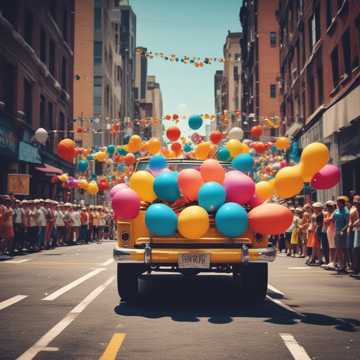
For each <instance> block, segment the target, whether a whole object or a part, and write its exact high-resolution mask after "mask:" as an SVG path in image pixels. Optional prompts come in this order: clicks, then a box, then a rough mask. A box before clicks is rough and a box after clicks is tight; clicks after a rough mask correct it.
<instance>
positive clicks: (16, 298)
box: [0, 295, 28, 310]
mask: <svg viewBox="0 0 360 360" xmlns="http://www.w3.org/2000/svg"><path fill="white" fill-rule="evenodd" d="M27 297H28V295H16V296H13V297H12V298H10V299H7V300H5V301H2V302H0V310H4V309H6V308H7V307H9V306H11V305H14V304H16V303H17V302H19V301H21V300H23V299H25V298H27Z"/></svg>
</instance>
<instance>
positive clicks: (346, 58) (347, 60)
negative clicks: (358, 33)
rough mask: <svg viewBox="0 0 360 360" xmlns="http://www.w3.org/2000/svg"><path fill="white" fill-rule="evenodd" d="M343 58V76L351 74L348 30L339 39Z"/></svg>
mask: <svg viewBox="0 0 360 360" xmlns="http://www.w3.org/2000/svg"><path fill="white" fill-rule="evenodd" d="M341 42H342V48H343V56H344V65H345V69H344V70H345V74H348V75H350V74H351V48H350V30H349V29H348V30H347V31H346V32H345V33H344V35H343V36H342V39H341Z"/></svg>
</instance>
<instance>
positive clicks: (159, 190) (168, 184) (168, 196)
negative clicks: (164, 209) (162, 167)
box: [154, 171, 180, 202]
mask: <svg viewBox="0 0 360 360" xmlns="http://www.w3.org/2000/svg"><path fill="white" fill-rule="evenodd" d="M178 176H179V174H178V173H177V172H172V171H169V172H163V173H161V174H160V175H158V176H157V177H156V178H155V181H154V191H155V194H156V195H157V197H158V198H159V199H160V200H165V201H171V202H172V201H175V200H177V199H178V198H179V197H180V191H179V185H178Z"/></svg>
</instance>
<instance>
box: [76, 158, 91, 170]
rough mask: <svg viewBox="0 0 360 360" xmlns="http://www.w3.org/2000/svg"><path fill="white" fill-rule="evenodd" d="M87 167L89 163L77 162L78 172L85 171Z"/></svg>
mask: <svg viewBox="0 0 360 360" xmlns="http://www.w3.org/2000/svg"><path fill="white" fill-rule="evenodd" d="M88 166H89V162H88V161H87V160H80V161H79V165H78V168H79V171H81V172H84V171H86V170H87V168H88Z"/></svg>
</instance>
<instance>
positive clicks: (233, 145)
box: [225, 139, 249, 157]
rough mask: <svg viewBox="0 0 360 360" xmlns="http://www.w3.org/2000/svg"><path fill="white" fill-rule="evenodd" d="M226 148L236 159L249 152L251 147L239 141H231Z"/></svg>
mask: <svg viewBox="0 0 360 360" xmlns="http://www.w3.org/2000/svg"><path fill="white" fill-rule="evenodd" d="M225 147H226V148H227V149H228V150H229V151H230V154H231V156H232V157H235V156H237V155H239V154H241V153H246V152H249V147H248V146H247V145H246V144H243V143H241V142H240V141H239V140H237V139H230V140H229V141H228V142H227V143H226V144H225Z"/></svg>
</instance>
